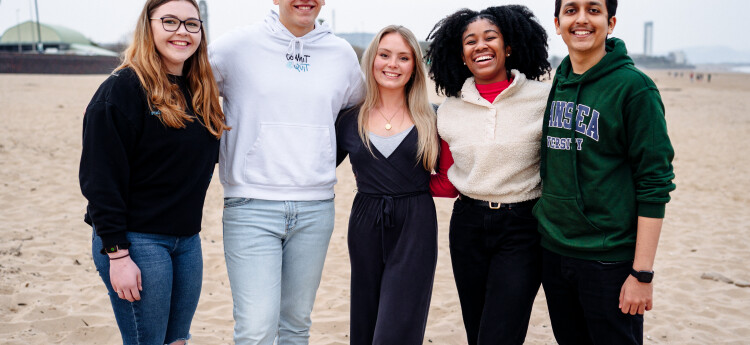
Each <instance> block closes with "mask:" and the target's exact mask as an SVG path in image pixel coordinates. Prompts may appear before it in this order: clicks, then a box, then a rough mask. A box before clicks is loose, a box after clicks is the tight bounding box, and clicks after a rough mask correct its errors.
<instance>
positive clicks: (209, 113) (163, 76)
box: [115, 0, 229, 138]
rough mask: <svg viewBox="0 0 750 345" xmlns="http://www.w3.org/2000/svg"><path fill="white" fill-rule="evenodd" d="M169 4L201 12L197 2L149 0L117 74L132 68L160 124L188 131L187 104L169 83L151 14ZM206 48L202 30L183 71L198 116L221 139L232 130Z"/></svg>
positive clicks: (180, 93) (204, 33)
mask: <svg viewBox="0 0 750 345" xmlns="http://www.w3.org/2000/svg"><path fill="white" fill-rule="evenodd" d="M170 1H187V2H190V3H191V4H192V5H193V6H195V9H196V10H198V12H199V13H200V10H199V9H198V3H196V2H195V0H148V1H146V4H145V5H144V6H143V10H142V11H141V15H140V16H139V17H138V24H137V25H136V28H135V34H134V35H133V42H132V43H131V44H130V46H129V47H128V49H127V50H126V51H125V54H124V57H123V62H122V63H121V64H120V66H118V67H117V68H116V69H115V71H119V70H121V69H123V68H128V67H130V68H132V69H133V70H134V71H135V73H136V74H137V75H138V79H139V80H140V81H141V84H142V85H143V87H144V89H145V90H146V94H147V97H148V101H149V107H151V109H152V110H154V109H157V110H159V112H160V113H161V115H160V119H161V121H162V122H163V123H164V124H165V125H166V126H168V127H172V128H185V122H186V121H187V122H192V121H193V119H192V118H191V117H190V116H188V114H187V113H186V112H185V109H186V108H187V101H186V100H185V97H184V96H183V94H182V92H181V91H180V88H179V86H177V85H175V84H173V83H172V82H170V81H169V78H168V77H167V68H166V65H165V64H164V62H163V61H162V59H161V55H159V52H158V51H157V50H156V45H155V43H154V36H153V32H152V31H151V19H150V18H151V15H152V14H153V12H154V11H155V10H156V9H157V8H158V7H159V6H161V5H163V4H165V3H167V2H170ZM207 46H208V43H207V42H206V31H205V30H201V43H200V44H199V45H198V49H197V50H196V51H195V53H193V55H192V56H191V57H190V58H188V59H187V61H185V65H184V68H183V72H184V75H185V77H186V79H187V83H188V89H189V90H190V94H191V95H192V98H193V99H192V106H193V111H194V112H195V115H196V116H197V117H198V118H199V119H200V120H201V122H202V124H203V125H204V126H205V127H206V129H208V131H209V132H210V133H211V134H212V135H213V136H215V137H216V138H221V134H222V133H223V132H224V131H225V130H228V129H229V127H227V125H226V124H225V122H224V112H223V111H222V110H221V106H220V105H219V88H218V87H217V86H216V81H215V80H214V76H213V72H212V71H211V65H210V64H209V62H208V49H207Z"/></svg>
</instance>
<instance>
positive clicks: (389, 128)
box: [385, 123, 393, 131]
mask: <svg viewBox="0 0 750 345" xmlns="http://www.w3.org/2000/svg"><path fill="white" fill-rule="evenodd" d="M391 128H393V127H391V124H390V123H386V124H385V130H386V131H390V130H391Z"/></svg>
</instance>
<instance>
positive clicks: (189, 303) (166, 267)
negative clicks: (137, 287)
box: [91, 232, 203, 345]
mask: <svg viewBox="0 0 750 345" xmlns="http://www.w3.org/2000/svg"><path fill="white" fill-rule="evenodd" d="M127 237H128V240H129V241H130V243H131V245H130V249H129V252H130V258H131V259H133V262H135V264H136V265H138V268H139V269H140V270H141V282H142V284H143V291H141V293H140V294H141V300H140V301H135V302H132V303H131V302H128V301H127V300H124V299H120V298H119V297H117V293H115V291H114V290H113V289H112V284H110V281H109V258H108V257H107V255H102V254H101V252H100V250H101V249H102V240H101V238H100V237H99V236H97V235H96V232H94V234H93V239H92V241H91V251H92V255H93V256H94V265H95V266H96V270H97V271H99V275H100V276H101V278H102V280H103V281H104V285H106V287H107V291H108V292H109V299H110V302H111V303H112V309H113V310H114V312H115V319H116V320H117V326H118V327H119V328H120V334H121V335H122V343H123V344H125V345H130V344H137V345H156V344H158V345H162V344H171V343H173V342H175V341H177V340H188V339H190V323H191V322H192V320H193V315H194V314H195V309H196V308H197V307H198V298H199V297H200V294H201V284H202V282H203V256H202V254H201V240H200V237H199V236H198V235H197V234H196V235H193V236H186V237H181V236H169V235H159V234H146V233H138V232H128V233H127Z"/></svg>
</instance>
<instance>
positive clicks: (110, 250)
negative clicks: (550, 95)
mask: <svg viewBox="0 0 750 345" xmlns="http://www.w3.org/2000/svg"><path fill="white" fill-rule="evenodd" d="M104 251H106V252H107V253H114V252H116V251H117V247H107V248H105V249H104Z"/></svg>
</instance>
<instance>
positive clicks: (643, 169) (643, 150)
mask: <svg viewBox="0 0 750 345" xmlns="http://www.w3.org/2000/svg"><path fill="white" fill-rule="evenodd" d="M606 50H607V54H606V55H605V56H604V58H603V59H602V60H601V61H599V63H598V64H596V65H595V66H593V67H592V68H591V69H589V70H588V71H586V72H585V73H584V74H581V75H576V74H574V73H573V69H572V66H571V64H570V57H566V58H565V59H564V60H563V61H562V63H561V65H560V66H559V67H558V68H557V72H556V74H555V79H554V82H553V86H552V90H551V91H550V97H549V102H548V104H547V110H546V111H545V121H544V123H543V125H544V130H543V132H542V162H541V164H542V166H541V175H542V186H543V187H542V197H541V199H540V200H539V202H538V203H537V205H536V207H535V208H534V215H535V216H536V217H537V219H538V220H539V230H540V232H541V234H542V246H543V247H544V248H546V249H548V250H550V251H552V252H555V253H558V254H560V255H564V256H569V257H574V258H579V259H585V260H600V261H626V260H632V259H633V257H634V255H635V238H636V230H637V229H636V227H637V219H638V216H643V217H649V218H663V217H664V208H665V204H666V203H667V202H668V201H669V192H671V191H672V190H674V188H675V185H674V184H673V183H672V179H673V178H674V173H673V170H672V158H673V156H674V150H673V149H672V144H671V143H670V141H669V137H668V135H667V125H666V121H665V118H664V105H663V104H662V102H661V96H660V95H659V90H658V89H657V88H656V85H655V84H654V82H653V81H652V80H651V79H649V78H648V77H647V76H646V75H645V74H643V72H641V71H639V70H638V69H636V68H635V66H634V65H633V61H632V60H631V59H630V57H628V55H627V50H626V48H625V43H624V42H622V41H621V40H619V39H616V38H610V39H608V40H607V43H606Z"/></svg>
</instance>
